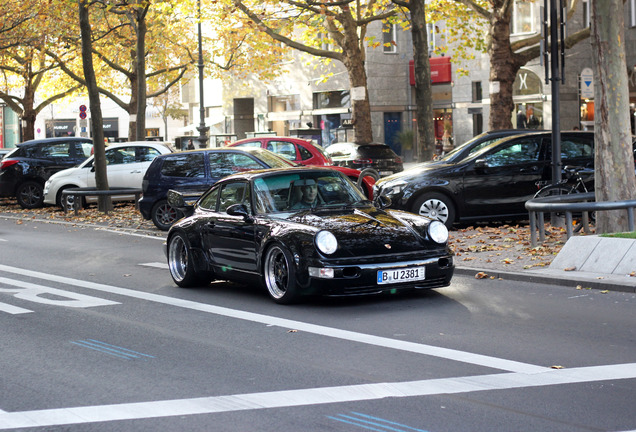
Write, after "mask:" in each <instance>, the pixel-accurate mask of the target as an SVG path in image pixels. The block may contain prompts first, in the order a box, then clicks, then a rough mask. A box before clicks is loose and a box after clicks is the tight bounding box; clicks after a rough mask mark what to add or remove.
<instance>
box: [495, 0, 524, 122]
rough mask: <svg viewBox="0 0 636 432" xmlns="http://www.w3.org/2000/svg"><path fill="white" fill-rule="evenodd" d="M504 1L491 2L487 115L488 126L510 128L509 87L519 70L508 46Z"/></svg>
mask: <svg viewBox="0 0 636 432" xmlns="http://www.w3.org/2000/svg"><path fill="white" fill-rule="evenodd" d="M503 3H505V2H504V0H496V1H493V10H492V16H491V18H490V27H491V29H492V41H491V43H490V46H489V48H488V55H489V56H490V116H489V120H488V125H489V129H491V130H496V129H512V113H513V112H514V102H513V100H512V87H513V84H514V82H515V77H516V76H517V72H518V71H519V67H520V65H518V64H517V63H516V62H515V60H514V56H513V52H512V49H511V47H510V15H511V12H510V11H511V7H505V5H503Z"/></svg>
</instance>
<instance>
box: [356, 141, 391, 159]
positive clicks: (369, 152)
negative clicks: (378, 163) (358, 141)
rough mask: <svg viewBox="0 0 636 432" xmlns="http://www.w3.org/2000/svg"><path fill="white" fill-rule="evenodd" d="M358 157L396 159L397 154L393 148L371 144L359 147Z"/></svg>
mask: <svg viewBox="0 0 636 432" xmlns="http://www.w3.org/2000/svg"><path fill="white" fill-rule="evenodd" d="M358 155H359V156H360V157H371V158H394V157H395V154H394V153H393V150H391V147H389V146H387V145H381V144H369V145H361V146H358Z"/></svg>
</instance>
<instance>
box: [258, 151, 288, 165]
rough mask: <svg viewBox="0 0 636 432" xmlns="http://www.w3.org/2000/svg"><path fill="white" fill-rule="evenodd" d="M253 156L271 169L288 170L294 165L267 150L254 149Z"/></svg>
mask: <svg viewBox="0 0 636 432" xmlns="http://www.w3.org/2000/svg"><path fill="white" fill-rule="evenodd" d="M253 154H254V155H255V156H256V157H257V158H259V159H260V160H262V161H263V162H265V163H266V164H267V165H268V166H270V167H271V168H289V167H290V166H294V165H295V164H293V163H291V162H289V161H287V160H285V159H283V158H282V157H280V156H278V155H276V154H275V153H272V152H271V151H268V150H263V149H254V150H253Z"/></svg>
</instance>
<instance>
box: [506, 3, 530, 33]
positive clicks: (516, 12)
mask: <svg viewBox="0 0 636 432" xmlns="http://www.w3.org/2000/svg"><path fill="white" fill-rule="evenodd" d="M534 10H535V8H534V7H533V4H532V3H531V2H526V1H520V0H516V1H515V4H514V7H513V10H512V26H511V29H512V34H523V33H534V32H535V31H536V30H535V19H534Z"/></svg>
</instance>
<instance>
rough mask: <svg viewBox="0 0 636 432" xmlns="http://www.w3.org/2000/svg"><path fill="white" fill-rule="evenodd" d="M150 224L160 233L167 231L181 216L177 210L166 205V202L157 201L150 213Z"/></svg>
mask: <svg viewBox="0 0 636 432" xmlns="http://www.w3.org/2000/svg"><path fill="white" fill-rule="evenodd" d="M150 216H151V218H152V223H154V224H155V226H156V227H157V228H159V229H160V230H162V231H168V229H169V228H170V227H171V226H172V224H174V223H175V222H176V221H177V220H179V219H181V217H182V216H183V215H182V214H181V212H180V211H179V210H177V209H176V208H174V207H172V206H171V205H170V204H168V201H166V200H161V201H158V202H157V203H156V204H155V205H154V206H152V210H151V212H150Z"/></svg>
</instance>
